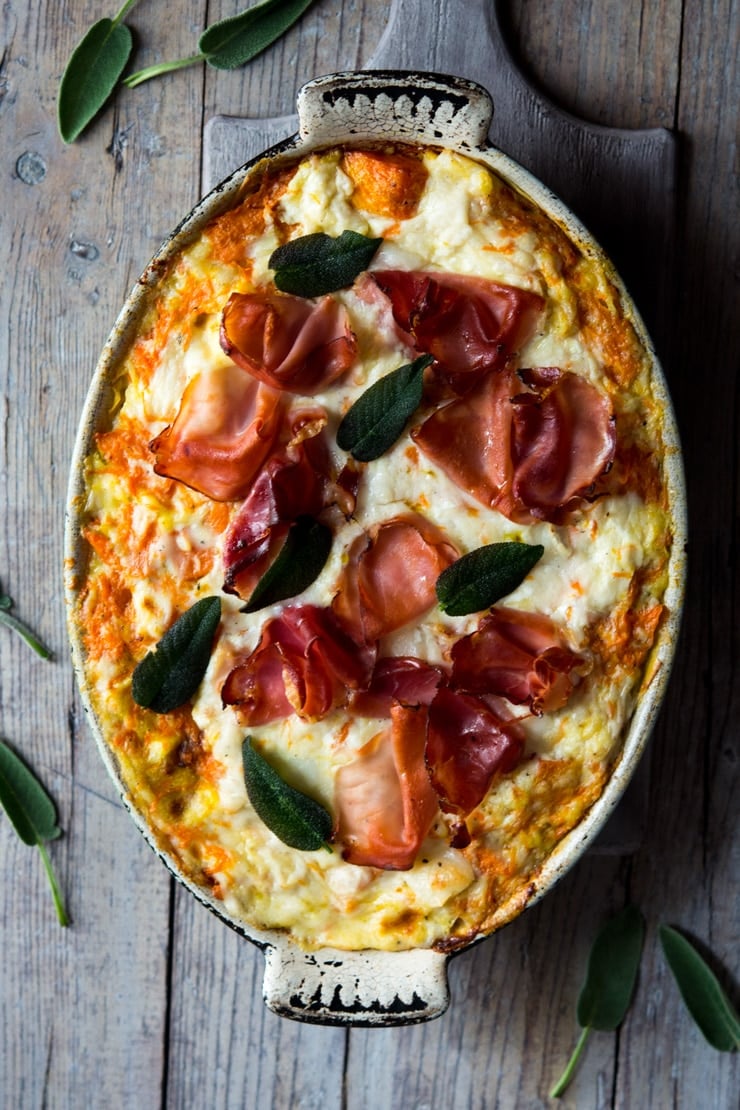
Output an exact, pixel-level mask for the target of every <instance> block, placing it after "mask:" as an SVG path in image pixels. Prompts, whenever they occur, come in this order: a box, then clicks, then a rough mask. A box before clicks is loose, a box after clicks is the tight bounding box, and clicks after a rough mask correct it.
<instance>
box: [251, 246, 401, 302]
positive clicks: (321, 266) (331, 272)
mask: <svg viewBox="0 0 740 1110" xmlns="http://www.w3.org/2000/svg"><path fill="white" fill-rule="evenodd" d="M382 242H383V240H382V239H371V238H369V237H368V236H367V235H360V234H359V233H358V232H357V231H343V232H342V234H341V235H340V236H338V237H336V238H335V237H334V236H332V235H326V234H325V232H323V231H315V232H313V233H312V234H311V235H300V236H299V237H298V238H297V239H291V240H290V242H289V243H283V245H282V246H281V247H278V248H277V249H276V250H274V251H273V252H272V254H271V255H270V260H269V266H270V268H271V269H273V270H274V271H275V285H276V286H277V288H278V289H279V290H280V291H281V293H293V294H294V296H296V297H323V296H324V294H326V293H333V292H334V291H335V290H336V289H344V288H345V287H346V286H349V285H352V283H353V282H354V280H355V278H356V277H357V276H358V274H361V273H362V271H363V270H366V269H367V268H368V266H369V265H370V262H371V261H372V258H373V255H374V254H375V252H376V251H377V249H378V247H379V246H380V244H381V243H382Z"/></svg>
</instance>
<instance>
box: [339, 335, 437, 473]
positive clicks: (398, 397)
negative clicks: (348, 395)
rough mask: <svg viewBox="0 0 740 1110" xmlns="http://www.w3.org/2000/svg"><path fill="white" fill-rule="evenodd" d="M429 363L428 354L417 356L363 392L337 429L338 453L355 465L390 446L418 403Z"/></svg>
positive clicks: (377, 454)
mask: <svg viewBox="0 0 740 1110" xmlns="http://www.w3.org/2000/svg"><path fill="white" fill-rule="evenodd" d="M432 362H434V359H433V358H432V356H431V355H421V356H420V357H419V358H416V359H414V361H413V362H410V363H408V364H407V365H406V366H399V367H398V369H397V370H392V371H391V372H390V374H386V375H385V376H384V377H382V378H380V380H379V381H377V382H375V384H374V385H371V386H370V388H369V389H366V390H365V392H364V393H363V394H361V395H360V396H359V397H358V398H357V400H356V401H355V403H354V404H353V405H352V407H351V408H350V409H349V410H348V411H347V413H346V414H345V416H344V418H343V419H342V421H341V423H340V425H339V427H338V428H337V445H338V446H339V447H341V449H342V451H349V453H350V454H351V455H352V457H353V458H355V459H357V460H358V462H371V461H372V459H377V458H379V457H380V456H381V455H382V454H383V453H384V452H385V451H387V450H388V448H389V447H392V446H393V444H394V443H395V442H396V440H397V439H398V438H399V437H400V436H401V434H402V433H403V430H404V428H405V427H406V422H407V421H408V420H409V418H410V417H411V416H412V414H413V413H414V412H415V411H416V409H418V407H419V405H420V404H421V398H422V394H423V391H424V371H425V370H426V368H427V366H430V365H431V363H432Z"/></svg>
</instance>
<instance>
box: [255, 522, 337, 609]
mask: <svg viewBox="0 0 740 1110" xmlns="http://www.w3.org/2000/svg"><path fill="white" fill-rule="evenodd" d="M331 543H332V532H331V528H327V527H326V525H325V524H321V523H319V521H318V520H314V518H313V517H312V516H299V517H298V519H297V520H296V521H295V522H294V523H293V524H292V525H291V527H290V531H289V532H288V535H287V537H286V540H285V543H284V544H283V546H282V548H281V549H280V552H279V554H278V556H277V558H276V559H275V561H274V562H273V563H272V564H271V565H270V566H269V567H268V569H267V570H266V571H265V573H264V574H263V575H262V577H261V578H260V580H259V582H258V583H257V585H256V586H255V587H254V590H253V591H252V595H251V597H250V598H249V601H248V602H247V604H246V605H244V606H242V613H256V612H257V610H258V609H264V608H265V606H267V605H274V604H275V602H276V601H284V600H285V598H287V597H296V596H297V595H298V594H302V593H303V591H304V590H306V589H308V587H309V586H310V585H311V583H312V582H315V581H316V579H317V578H318V576H319V575H320V574H321V571H322V570H323V569H324V565H325V564H326V560H327V559H328V558H329V552H330V551H331Z"/></svg>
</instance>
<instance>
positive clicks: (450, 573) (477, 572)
mask: <svg viewBox="0 0 740 1110" xmlns="http://www.w3.org/2000/svg"><path fill="white" fill-rule="evenodd" d="M544 553H545V549H544V547H543V546H542V544H539V543H538V544H528V543H517V542H510V543H489V544H486V545H485V546H484V547H478V548H476V549H475V551H469V552H468V554H467V555H463V556H461V558H459V559H457V560H456V561H455V562H454V563H451V564H450V566H448V567H446V568H445V570H443V571H442V573H441V574H440V576H439V578H438V579H437V585H436V590H437V600H438V602H439V607H440V609H441V610H442V612H443V613H449V615H450V616H451V617H464V616H466V615H467V614H468V613H477V612H479V611H480V610H481V609H488V608H489V607H490V606H491V605H493V604H495V602H497V601H499V600H500V599H501V598H502V597H506V595H507V594H510V593H511V592H512V590H515V589H516V588H517V586H519V585H520V584H521V583H522V582H523V581H524V579H525V578H526V577H527V575H528V574H529V572H530V570H531V569H532V567H533V566H534V565H535V564H536V563H538V562H539V561H540V559H541V558H542V556H543V555H544Z"/></svg>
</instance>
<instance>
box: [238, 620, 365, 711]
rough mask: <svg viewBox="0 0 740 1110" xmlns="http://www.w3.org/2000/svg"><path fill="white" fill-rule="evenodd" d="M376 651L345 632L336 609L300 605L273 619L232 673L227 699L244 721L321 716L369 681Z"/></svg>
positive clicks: (342, 702)
mask: <svg viewBox="0 0 740 1110" xmlns="http://www.w3.org/2000/svg"><path fill="white" fill-rule="evenodd" d="M374 662H375V653H374V651H373V650H372V649H370V648H366V647H364V646H363V645H360V644H356V643H354V642H353V641H352V640H350V638H349V637H348V636H347V635H346V634H345V632H344V630H343V629H342V628H341V626H340V625H339V622H338V621H337V620H336V618H335V617H334V615H333V613H332V611H331V609H319V608H318V607H317V606H315V605H298V606H295V607H293V608H289V609H285V610H284V611H283V612H282V613H281V614H280V616H279V617H275V618H273V619H272V620H270V621H268V622H267V624H266V625H265V626H264V628H263V629H262V637H261V639H260V642H259V644H258V645H257V647H256V648H255V649H254V651H253V652H252V654H251V655H250V656H248V658H247V659H245V660H244V661H243V662H241V663H239V664H238V665H237V666H236V667H235V668H234V669H233V670H232V671H231V673H230V674H229V676H228V678H227V679H226V682H225V683H224V685H223V688H222V690H221V698H222V700H223V703H224V705H233V706H235V707H236V708H237V709H238V711H239V718H240V720H241V721H242V723H243V724H245V725H247V726H250V725H264V724H268V723H269V722H270V721H278V720H281V719H282V718H284V717H289V716H290V715H291V714H292V713H296V714H297V715H298V716H299V717H301V718H303V720H307V721H316V720H320V719H321V718H322V717H324V716H326V714H327V713H328V712H329V710H331V709H333V708H334V707H335V706H338V705H342V704H344V702H345V701H346V699H347V697H348V695H349V691H350V690H357V689H360V688H364V687H366V686H367V685H368V684H369V682H370V676H371V674H372V669H373V663H374Z"/></svg>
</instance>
